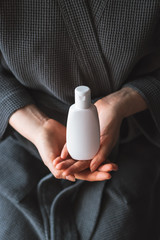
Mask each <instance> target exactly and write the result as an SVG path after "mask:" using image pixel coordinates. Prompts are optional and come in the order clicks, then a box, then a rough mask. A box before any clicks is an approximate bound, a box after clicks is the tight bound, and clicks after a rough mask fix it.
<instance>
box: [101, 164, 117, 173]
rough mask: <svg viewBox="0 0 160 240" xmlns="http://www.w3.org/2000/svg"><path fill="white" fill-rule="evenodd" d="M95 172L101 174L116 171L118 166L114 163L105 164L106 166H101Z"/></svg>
mask: <svg viewBox="0 0 160 240" xmlns="http://www.w3.org/2000/svg"><path fill="white" fill-rule="evenodd" d="M97 170H98V171H101V172H111V171H117V170H118V166H117V164H115V163H107V164H103V165H101V166H100V167H99V168H98V169H97Z"/></svg>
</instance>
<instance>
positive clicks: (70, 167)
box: [53, 144, 118, 181]
mask: <svg viewBox="0 0 160 240" xmlns="http://www.w3.org/2000/svg"><path fill="white" fill-rule="evenodd" d="M90 162H91V161H90V160H79V161H77V160H73V159H72V158H71V157H70V156H69V155H68V150H67V147H66V144H65V145H64V147H63V150H62V152H61V156H60V157H58V158H56V159H55V160H54V161H53V163H54V167H56V169H58V170H64V171H63V177H66V179H68V180H70V177H68V175H72V176H73V175H74V177H75V178H76V179H81V180H85V181H103V180H108V179H110V178H111V174H110V173H109V172H111V171H117V170H118V167H117V165H116V164H114V163H109V162H108V163H106V164H104V165H102V166H100V167H99V168H98V169H97V171H95V172H91V171H90V169H89V166H90Z"/></svg>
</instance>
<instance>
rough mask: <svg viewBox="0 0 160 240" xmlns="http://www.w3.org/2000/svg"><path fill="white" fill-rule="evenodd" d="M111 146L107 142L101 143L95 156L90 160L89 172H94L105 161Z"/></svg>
mask: <svg viewBox="0 0 160 240" xmlns="http://www.w3.org/2000/svg"><path fill="white" fill-rule="evenodd" d="M110 151H111V146H110V145H109V144H107V142H103V143H102V145H101V146H100V149H99V151H98V153H97V154H96V156H95V157H94V158H93V159H92V161H91V163H90V170H91V172H94V171H95V170H96V169H97V168H98V167H99V166H100V165H101V164H102V163H103V162H105V161H106V159H107V157H108V155H109V154H110Z"/></svg>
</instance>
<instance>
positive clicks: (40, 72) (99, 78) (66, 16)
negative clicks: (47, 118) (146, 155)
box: [0, 0, 160, 143]
mask: <svg viewBox="0 0 160 240" xmlns="http://www.w3.org/2000/svg"><path fill="white" fill-rule="evenodd" d="M159 14H160V3H159V1H158V0H157V1H152V0H150V1H149V0H148V1H145V2H144V1H131V2H130V1H127V0H123V1H118V0H117V1H111V0H110V1H95V0H92V1H88V2H86V1H84V0H81V1H76V2H75V1H72V0H69V1H63V0H59V1H42V0H41V1H37V0H35V1H12V2H10V1H9V0H6V1H1V3H0V32H1V34H0V51H1V68H0V69H1V70H0V112H1V121H0V137H2V136H3V134H4V132H5V129H6V127H7V124H8V118H9V116H10V115H11V114H12V113H13V112H14V111H16V110H17V109H19V108H20V107H23V106H25V105H27V104H29V103H32V102H34V101H35V102H37V104H38V102H39V99H38V98H39V97H37V96H36V91H37V93H38V92H39V91H40V92H43V93H46V96H47V95H48V96H51V97H52V96H53V97H55V98H57V99H59V100H60V102H63V103H64V104H66V106H67V107H68V106H69V105H70V104H72V103H73V101H74V88H75V87H77V86H78V85H82V84H83V85H87V86H89V87H90V88H91V91H92V98H93V99H94V98H101V97H103V96H106V95H107V94H109V93H111V92H114V91H116V90H118V89H120V88H121V87H122V86H123V85H124V84H126V83H127V82H129V85H128V86H130V87H133V88H134V89H136V90H137V91H138V92H139V93H140V94H141V95H142V96H143V97H144V98H145V99H146V101H147V103H148V106H149V109H150V112H151V114H152V117H153V119H154V121H155V122H156V127H157V128H158V131H159V130H160V113H159V112H160V111H159V107H158V106H159V105H160V98H159V94H160V77H159V75H158V74H157V75H156V77H155V75H154V74H153V71H154V72H156V71H160V70H159V67H160V64H157V63H155V61H153V62H151V63H150V66H149V71H148V68H145V58H146V57H147V56H149V55H152V56H153V58H154V54H156V55H157V53H158V55H159V56H160V50H159V49H160V30H159ZM142 59H144V61H142ZM159 59H160V57H159ZM140 62H141V64H139V63H140ZM143 62H144V64H143ZM155 65H156V67H155ZM141 68H142V69H145V71H143V72H142V73H141V71H140V69H141ZM134 69H136V70H135V71H134ZM137 72H140V74H139V75H138V76H137ZM31 90H36V91H35V93H34V96H32V98H31V96H30V91H31ZM42 105H43V104H42ZM48 105H49V104H48ZM51 111H52V106H51ZM59 121H60V120H59ZM148 127H149V125H148ZM145 131H146V130H145ZM158 139H159V140H158ZM157 141H159V143H160V137H159V133H158V138H157V137H156V142H157Z"/></svg>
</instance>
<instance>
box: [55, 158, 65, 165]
mask: <svg viewBox="0 0 160 240" xmlns="http://www.w3.org/2000/svg"><path fill="white" fill-rule="evenodd" d="M63 161H64V159H62V158H61V157H57V158H55V159H54V160H53V166H54V167H55V166H56V165H57V164H59V163H60V162H63Z"/></svg>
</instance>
